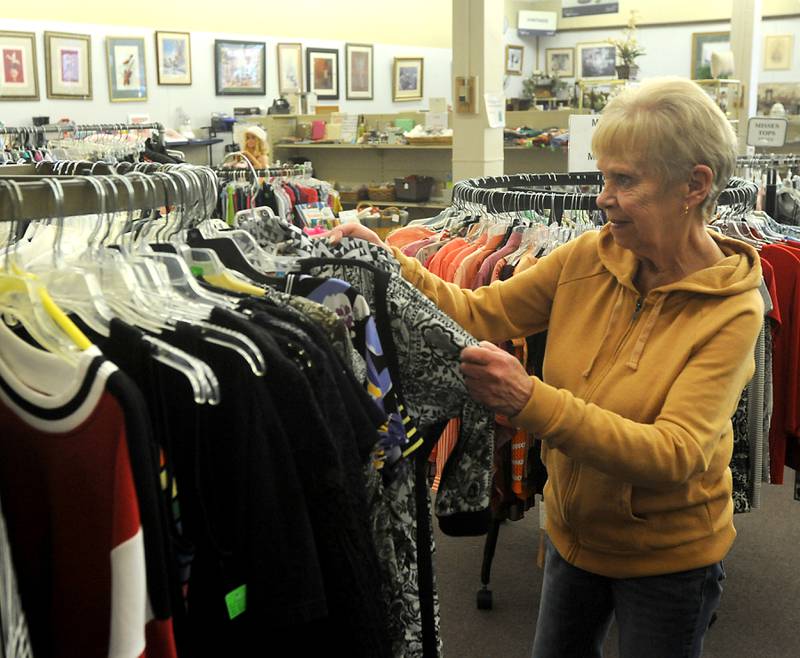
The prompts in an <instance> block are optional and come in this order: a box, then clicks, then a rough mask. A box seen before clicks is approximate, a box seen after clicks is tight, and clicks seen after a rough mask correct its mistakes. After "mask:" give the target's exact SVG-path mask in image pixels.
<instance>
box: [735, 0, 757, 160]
mask: <svg viewBox="0 0 800 658" xmlns="http://www.w3.org/2000/svg"><path fill="white" fill-rule="evenodd" d="M731 5H732V6H731V50H732V51H733V59H734V66H735V68H736V72H735V75H736V78H738V79H739V80H741V81H742V84H743V85H744V98H743V99H742V107H741V108H740V110H739V128H738V133H739V152H740V153H744V152H745V150H746V145H747V120H748V119H749V118H750V117H752V116H755V115H756V111H757V109H758V72H759V71H760V70H761V0H736V1H735V2H731Z"/></svg>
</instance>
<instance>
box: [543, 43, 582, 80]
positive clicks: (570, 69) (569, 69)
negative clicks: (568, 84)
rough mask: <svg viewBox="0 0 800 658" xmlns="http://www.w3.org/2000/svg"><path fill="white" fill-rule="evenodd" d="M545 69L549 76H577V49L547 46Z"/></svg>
mask: <svg viewBox="0 0 800 658" xmlns="http://www.w3.org/2000/svg"><path fill="white" fill-rule="evenodd" d="M544 59H545V69H546V73H547V75H548V76H549V77H551V78H552V77H553V76H554V75H557V76H558V77H559V78H573V77H575V49H574V48H545V51H544Z"/></svg>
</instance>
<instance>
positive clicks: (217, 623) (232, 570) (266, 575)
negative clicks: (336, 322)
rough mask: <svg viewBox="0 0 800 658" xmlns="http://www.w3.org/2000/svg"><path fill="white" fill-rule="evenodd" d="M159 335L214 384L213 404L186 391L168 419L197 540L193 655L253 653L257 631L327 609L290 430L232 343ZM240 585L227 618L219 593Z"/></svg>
mask: <svg viewBox="0 0 800 658" xmlns="http://www.w3.org/2000/svg"><path fill="white" fill-rule="evenodd" d="M162 338H164V339H166V340H169V342H171V343H173V344H174V345H176V346H177V347H180V348H181V349H184V350H185V351H187V352H189V353H190V354H193V355H195V356H197V357H199V358H201V359H202V360H203V361H205V362H206V363H208V364H209V365H210V366H211V368H212V370H213V371H214V372H215V374H216V375H217V378H218V379H219V384H220V391H221V402H220V404H219V405H217V406H210V405H203V406H199V407H198V406H197V405H195V404H194V402H193V401H191V400H184V401H183V404H182V405H178V404H175V407H176V409H175V413H174V414H172V418H171V425H172V429H173V432H172V435H173V438H174V440H175V446H174V463H175V472H176V476H177V479H178V487H179V491H181V504H182V511H183V517H184V523H185V528H186V532H187V535H188V536H189V537H191V538H192V539H193V540H194V543H195V545H196V554H195V559H194V562H193V564H192V574H191V579H190V583H189V601H188V605H189V626H190V634H191V637H192V640H193V642H194V647H193V649H194V651H193V655H196V656H220V655H243V656H249V655H261V651H263V646H261V647H259V645H263V641H264V632H265V631H270V630H271V631H279V630H283V629H286V628H287V627H290V626H294V625H296V624H303V623H307V622H309V621H313V620H315V619H321V618H324V617H325V616H326V615H327V612H328V611H327V607H326V605H325V592H324V586H323V578H322V573H321V568H320V564H319V560H318V558H317V550H316V546H315V541H314V535H313V531H312V528H311V523H310V520H309V517H308V506H307V503H306V500H305V496H304V493H303V490H302V487H301V484H300V480H299V477H298V473H297V470H296V467H295V462H294V459H293V456H292V449H291V444H290V439H289V437H288V436H287V435H286V432H285V431H284V428H283V426H282V425H281V423H280V421H279V416H278V413H277V410H276V409H275V407H274V405H273V404H272V401H271V398H270V396H269V395H268V394H267V391H266V389H265V385H264V380H263V378H258V377H255V376H254V374H253V372H252V371H251V370H250V368H249V367H248V366H247V364H246V363H245V362H244V360H243V359H242V358H241V357H240V356H239V355H238V354H237V353H236V352H234V351H233V350H231V349H228V348H226V347H222V346H219V345H216V344H211V343H209V342H207V341H205V340H204V339H203V331H202V330H201V329H200V328H197V327H193V326H189V325H185V324H179V325H178V329H177V331H176V332H175V333H174V334H169V335H166V336H163V337H162ZM187 403H188V404H187ZM242 585H246V586H247V610H246V612H245V613H244V614H242V615H240V616H238V617H236V618H234V619H230V617H229V614H228V609H227V606H226V601H225V597H226V596H227V595H228V594H230V593H231V592H232V591H235V590H236V589H237V588H239V587H241V586H242ZM255 638H260V639H259V640H258V641H256V642H255V644H254V639H255Z"/></svg>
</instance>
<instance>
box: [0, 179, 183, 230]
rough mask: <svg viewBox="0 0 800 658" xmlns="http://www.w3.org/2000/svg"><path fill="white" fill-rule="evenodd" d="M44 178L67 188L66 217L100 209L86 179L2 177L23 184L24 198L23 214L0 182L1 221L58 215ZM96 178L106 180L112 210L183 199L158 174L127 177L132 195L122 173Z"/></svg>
mask: <svg viewBox="0 0 800 658" xmlns="http://www.w3.org/2000/svg"><path fill="white" fill-rule="evenodd" d="M45 178H49V179H54V178H55V179H58V181H59V183H61V187H62V189H63V191H64V204H63V214H64V215H65V216H74V215H89V214H94V213H98V212H100V199H99V198H98V195H97V191H96V190H95V188H94V187H93V186H92V184H91V183H90V182H89V181H87V180H86V179H85V178H80V177H74V176H52V175H48V176H37V175H27V176H26V175H15V176H0V181H2V180H7V179H11V180H14V181H15V182H16V183H17V184H18V185H19V186H20V188H21V191H22V201H23V203H22V208H21V213H17V212H16V209H15V203H14V199H13V198H12V193H11V191H10V190H9V189H8V188H7V187H6V186H4V185H2V183H0V222H6V221H13V220H21V219H22V220H24V219H45V218H49V217H56V216H57V215H58V212H59V210H58V207H57V205H56V201H55V199H54V197H53V192H52V189H51V188H50V186H49V185H48V184H47V183H45V182H44V179H45ZM94 178H97V179H101V178H102V179H103V183H104V185H105V187H106V189H107V191H108V192H109V194H108V195H107V197H106V209H107V210H111V211H126V210H128V209H129V208H132V209H150V208H158V207H160V206H163V205H174V204H176V203H178V202H180V201H182V200H184V199H181V198H180V197H179V196H178V193H176V189H175V187H174V186H173V185H172V184H170V182H169V181H166V180H165V179H163V178H160V177H156V176H148V177H147V180H144V179H143V178H142V177H136V176H130V177H128V176H126V177H125V179H126V180H127V181H128V182H129V183H130V184H131V187H132V190H133V195H132V196H129V192H128V187H127V186H126V185H125V183H124V182H123V181H122V180H121V176H116V177H115V176H95V177H94ZM111 186H113V188H114V189H115V190H116V194H114V192H113V191H112V190H111ZM114 199H116V205H115V206H113V204H114Z"/></svg>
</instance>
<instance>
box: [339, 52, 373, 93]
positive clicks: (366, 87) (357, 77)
mask: <svg viewBox="0 0 800 658" xmlns="http://www.w3.org/2000/svg"><path fill="white" fill-rule="evenodd" d="M344 60H345V71H346V74H347V75H346V78H347V82H346V85H347V86H346V89H347V93H346V96H347V100H352V101H368V100H372V97H373V93H372V81H373V70H372V46H368V45H363V44H359V43H348V44H345V46H344Z"/></svg>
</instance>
